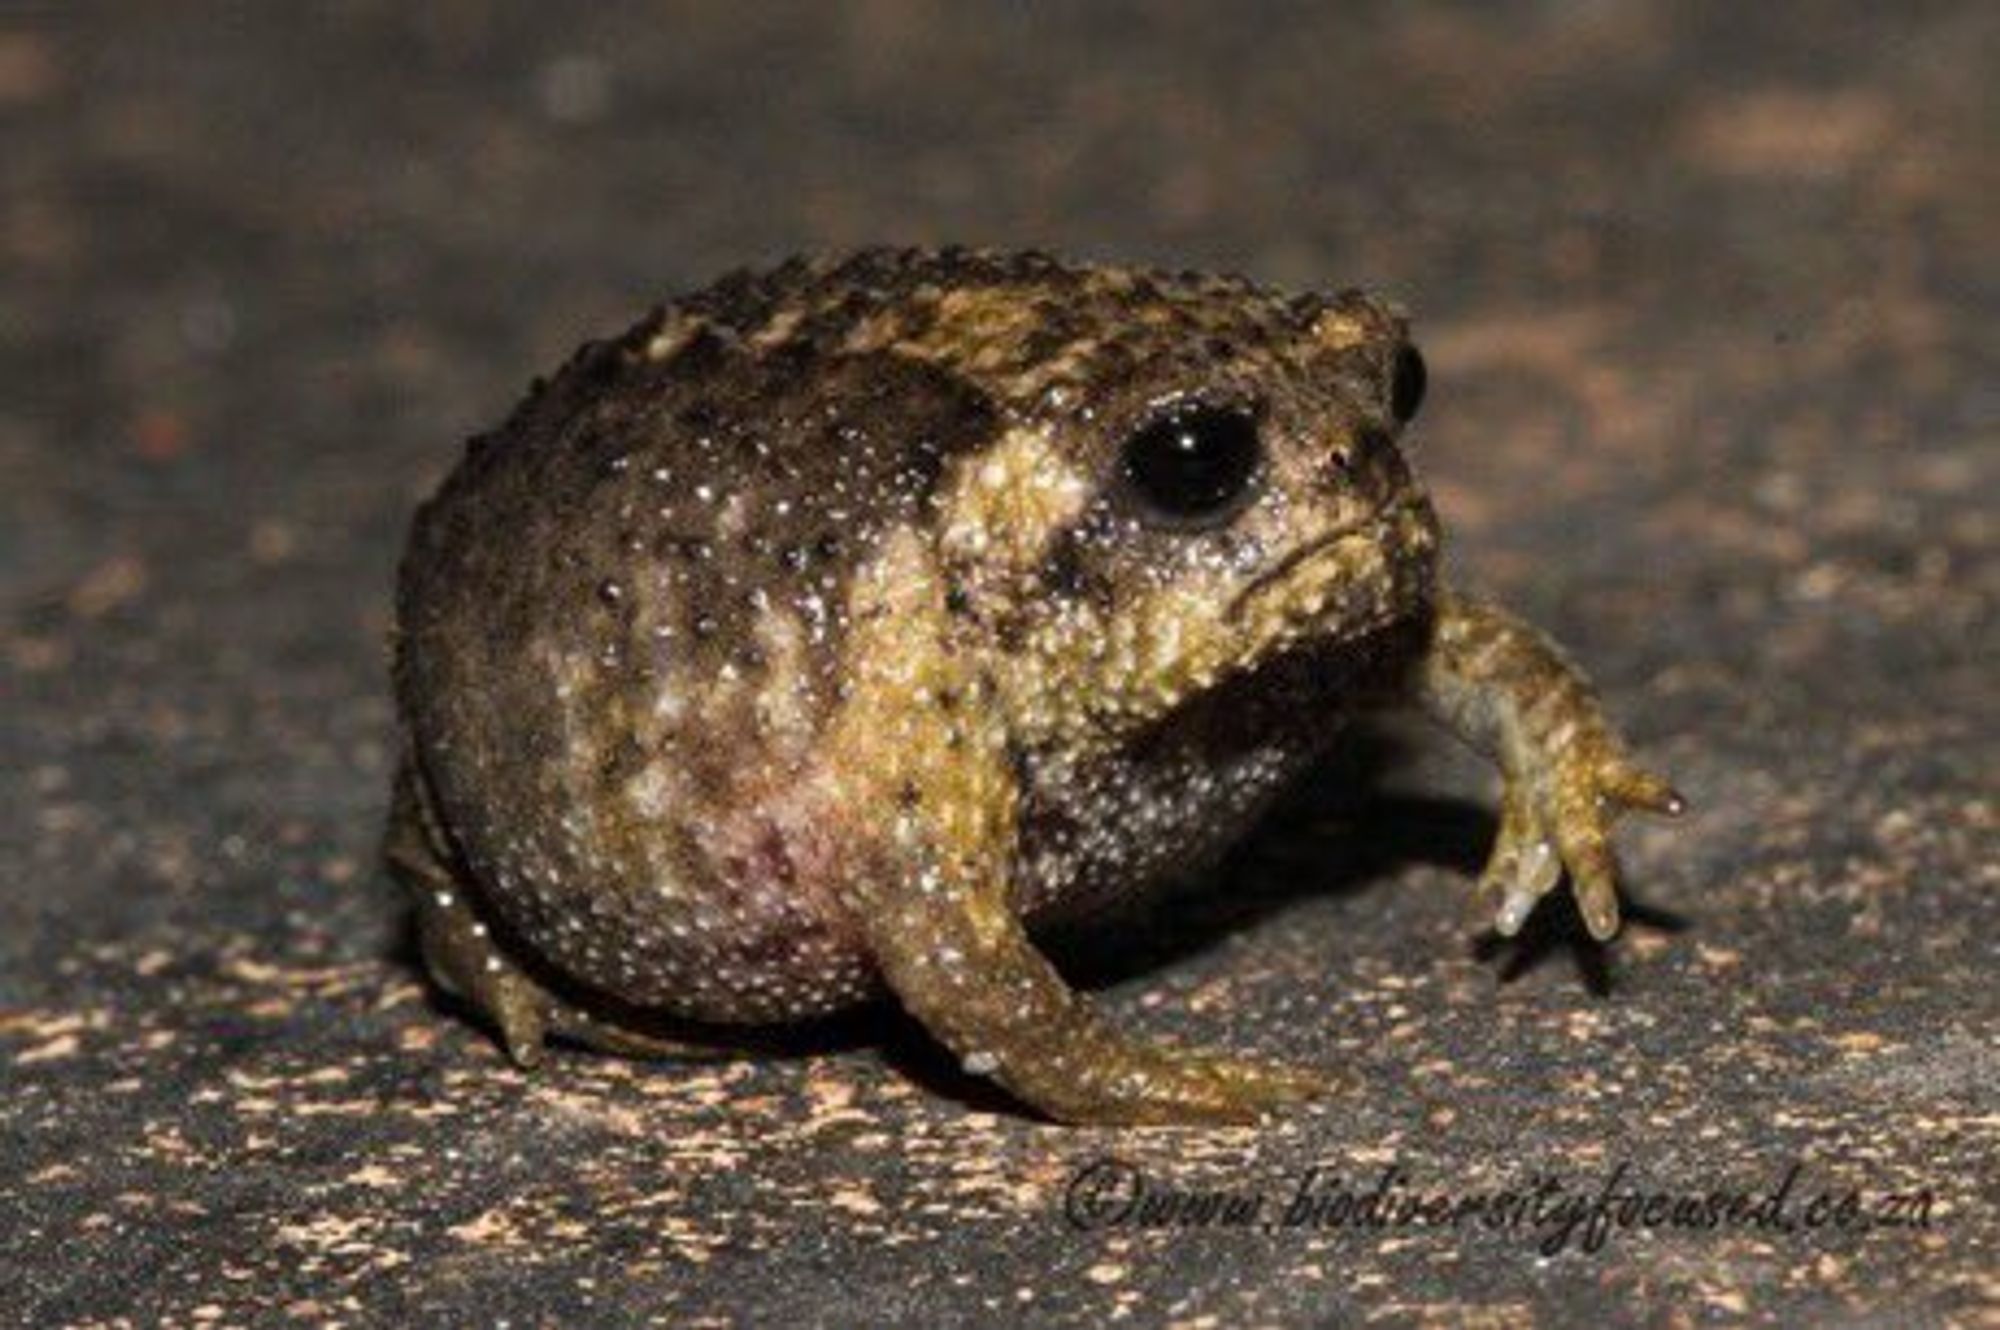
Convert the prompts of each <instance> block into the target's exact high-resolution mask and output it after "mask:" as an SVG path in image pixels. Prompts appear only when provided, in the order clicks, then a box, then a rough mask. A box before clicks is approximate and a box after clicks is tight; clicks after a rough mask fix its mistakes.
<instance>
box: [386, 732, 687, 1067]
mask: <svg viewBox="0 0 2000 1330" xmlns="http://www.w3.org/2000/svg"><path fill="white" fill-rule="evenodd" d="M420 781H421V777H419V776H417V775H415V774H414V773H413V771H412V769H411V768H410V766H409V765H408V764H407V763H406V764H405V765H404V767H403V770H402V771H401V772H400V773H399V774H398V776H397V779H396V793H395V804H394V807H393V808H392V810H391V812H390V816H389V828H388V832H387V834H386V835H385V836H384V838H383V857H384V858H385V859H386V860H387V861H388V863H389V866H390V868H391V869H393V870H394V871H395V873H396V875H397V876H398V877H399V878H401V879H402V881H403V882H404V884H405V885H406V886H408V887H409V889H410V892H411V894H412V896H413V897H414V898H415V901H416V907H417V937H418V941H419V944H420V946H421V948H422V951H423V957H424V964H425V967H426V968H427V969H429V971H430V974H431V978H432V979H433V980H434V981H436V983H437V985H438V987H439V988H441V989H443V990H444V991H445V992H446V993H447V994H449V995H450V996H452V997H454V998H457V999H458V1000H459V1001H461V1002H464V1003H465V1004H467V1005H468V1006H470V1007H471V1008H472V1009H473V1011H474V1012H475V1014H477V1015H479V1016H481V1017H483V1018H484V1019H485V1020H486V1021H488V1022H489V1023H490V1024H491V1025H492V1026H493V1027H494V1028H495V1030H496V1031H497V1032H498V1034H499V1036H500V1043H501V1046H502V1047H503V1048H505V1049H506V1052H507V1056H508V1058H509V1059H511V1060H512V1061H513V1063H514V1064H515V1065H516V1066H518V1067H521V1068H524V1069H526V1068H531V1067H534V1066H536V1065H537V1064H539V1063H540V1062H541V1060H542V1049H543V1047H544V1046H545V1044H546V1043H547V1041H548V1040H549V1039H550V1038H551V1037H555V1038H561V1039H566V1040H570V1041H573V1042H575V1043H579V1044H583V1045H585V1046H587V1047H590V1048H595V1049H598V1050H599V1051H601V1052H606V1053H615V1054H619V1055H622V1056H626V1057H639V1058H663V1057H714V1056H717V1054H718V1050H716V1049H713V1048H710V1047H708V1046H705V1045H700V1044H688V1043H682V1042H680V1041H677V1040H671V1039H666V1038H661V1037H658V1036H654V1035H651V1034H647V1033H644V1032H642V1031H639V1030H635V1029H630V1028H627V1027H625V1026H622V1025H618V1024H614V1023H612V1022H610V1021H606V1020H600V1019H598V1018H596V1017H594V1016H592V1015H591V1014H590V1013H589V1012H587V1011H584V1010H583V1009H582V1008H580V1007H578V1006H577V1005H576V1004H574V1003H571V1002H566V1001H564V1000H563V999H562V998H560V997H558V996H556V995H555V994H554V993H552V992H550V991H549V989H548V988H547V987H545V986H544V985H543V984H541V983H540V982H539V981H537V980H536V979H535V978H534V977H533V976H532V975H530V974H528V973H527V972H526V971H525V970H524V969H523V968H522V967H521V966H520V965H519V964H517V963H516V962H515V961H514V960H513V959H512V958H511V957H509V956H508V955H507V953H506V951H505V949H504V948H503V946H502V945H501V943H500V941H499V939H497V938H496V937H494V936H493V933H492V930H491V929H490V928H489V927H488V926H487V925H486V923H485V922H484V921H482V920H481V919H480V918H479V915H478V913H477V911H476V909H475V908H474V905H473V901H472V899H471V897H470V894H469V891H468V889H467V887H466V886H465V884H464V883H463V882H462V881H461V880H460V878H459V876H458V874H457V873H456V872H455V871H454V870H453V868H452V866H451V863H450V861H449V860H448V859H447V857H446V852H445V851H444V849H443V848H442V838H441V836H440V834H439V831H438V829H437V824H436V821H435V819H434V818H433V816H432V815H431V812H430V808H429V805H428V801H427V800H426V799H425V798H424V796H423V791H422V789H421V788H420Z"/></svg>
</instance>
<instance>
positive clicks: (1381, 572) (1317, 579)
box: [1223, 498, 1436, 634]
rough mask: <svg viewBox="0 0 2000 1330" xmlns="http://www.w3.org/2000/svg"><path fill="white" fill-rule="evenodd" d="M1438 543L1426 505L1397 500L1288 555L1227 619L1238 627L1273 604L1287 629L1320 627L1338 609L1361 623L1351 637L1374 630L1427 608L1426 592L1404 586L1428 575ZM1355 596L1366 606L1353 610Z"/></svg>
mask: <svg viewBox="0 0 2000 1330" xmlns="http://www.w3.org/2000/svg"><path fill="white" fill-rule="evenodd" d="M1403 527H1407V528H1408V530H1399V528H1403ZM1435 539H1436V538H1435V523H1434V520H1433V519H1431V518H1430V516H1429V505H1428V504H1427V503H1426V502H1425V501H1424V500H1423V499H1421V498H1400V499H1395V500H1392V501H1390V502H1388V503H1385V504H1383V505H1381V506H1380V507H1378V508H1375V509H1373V510H1371V511H1369V512H1368V513H1366V514H1364V515H1362V516H1361V517H1359V518H1357V519H1355V520H1354V521H1352V522H1348V523H1345V524H1343V525H1341V526H1338V527H1335V528H1334V529H1333V530H1331V531H1327V532H1324V533H1322V534H1321V535H1319V536H1317V537H1315V538H1314V539H1312V540H1309V541H1307V542H1305V543H1304V544H1301V545H1299V546H1297V547H1296V548H1294V549H1290V550H1287V551H1285V553H1284V554H1282V555H1280V556H1279V557H1278V558H1277V559H1276V560H1275V561H1274V562H1273V563H1272V564H1271V565H1270V566H1269V567H1268V568H1264V569H1262V570H1260V571H1259V572H1258V573H1257V575H1256V576H1254V577H1252V578H1251V579H1250V580H1249V582H1247V583H1245V584H1244V586H1243V588H1242V590H1240V591H1238V592H1237V593H1236V596H1235V598H1234V599H1232V600H1231V601H1230V602H1229V606H1228V608H1227V609H1225V610H1224V611H1223V620H1224V622H1226V623H1237V622H1240V621H1241V620H1242V619H1243V618H1244V616H1245V615H1246V614H1247V613H1248V612H1249V610H1250V609H1251V607H1252V606H1253V605H1255V604H1258V603H1260V602H1267V601H1269V600H1271V599H1273V598H1276V599H1277V600H1278V601H1279V602H1280V603H1279V605H1278V607H1277V609H1278V613H1279V615H1280V617H1281V618H1282V619H1283V620H1284V621H1286V622H1287V623H1288V624H1289V625H1290V626H1294V627H1297V626H1303V625H1304V624H1306V623H1322V624H1323V623H1325V622H1327V619H1326V612H1327V611H1328V610H1329V609H1336V608H1337V609H1341V610H1343V613H1344V614H1347V613H1351V614H1354V615H1355V616H1356V617H1355V622H1354V623H1353V625H1352V631H1353V632H1355V633H1357V634H1358V633H1364V632H1369V631H1372V630H1374V629H1376V628H1379V627H1382V626H1383V625H1384V624H1385V623H1388V622H1391V621H1393V620H1395V619H1397V618H1400V617H1401V616H1402V615H1403V614H1405V613H1407V612H1409V611H1410V610H1412V609H1414V608H1416V607H1417V606H1418V605H1419V604H1421V603H1422V600H1423V588H1422V587H1421V586H1417V585H1406V583H1409V582H1410V581H1411V579H1410V577H1409V574H1410V573H1412V572H1416V571H1419V570H1428V568H1429V566H1430V558H1429V554H1430V551H1431V549H1432V548H1433V547H1434V545H1435ZM1343 547H1344V548H1343ZM1405 547H1407V549H1406V548H1405ZM1418 580H1419V581H1423V582H1427V581H1428V578H1427V577H1425V578H1420V579H1418ZM1357 597H1360V598H1362V599H1365V600H1366V601H1367V602H1368V604H1366V605H1362V604H1358V603H1355V598H1357ZM1341 602H1344V604H1343V603H1341Z"/></svg>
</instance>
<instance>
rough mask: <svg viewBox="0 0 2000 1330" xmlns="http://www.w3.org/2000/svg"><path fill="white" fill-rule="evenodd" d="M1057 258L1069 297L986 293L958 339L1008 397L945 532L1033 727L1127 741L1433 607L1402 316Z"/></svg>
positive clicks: (962, 354) (1022, 717)
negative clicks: (1232, 685)
mask: <svg viewBox="0 0 2000 1330" xmlns="http://www.w3.org/2000/svg"><path fill="white" fill-rule="evenodd" d="M1058 276H1059V277H1060V279H1061V280H1062V281H1064V282H1066V283H1067V284H1068V285H1067V286H1066V287H1065V288H1064V289H1063V291H1062V292H1061V293H1060V296H1059V297H1045V298H1042V299H1038V300H1037V299H1025V298H1023V297H1022V296H1021V295H1020V294H1019V293H1018V292H1009V293H1007V294H1006V295H1005V296H1004V297H1003V296H1001V295H1000V294H997V293H993V292H989V293H986V295H985V301H986V304H985V306H984V308H983V310H975V304H976V302H973V301H970V300H966V301H963V302H962V303H963V304H964V311H963V312H965V313H967V314H973V313H975V312H978V313H983V314H984V315H985V317H984V318H983V319H981V318H975V319H974V320H973V322H974V324H975V326H977V327H978V329H979V333H978V335H976V336H974V335H967V336H966V337H965V338H964V339H962V340H958V341H952V340H949V334H946V340H945V341H943V342H941V343H939V344H938V345H941V346H943V347H945V348H947V350H946V354H945V356H944V357H942V358H944V359H948V360H952V361H955V362H956V363H955V365H954V368H955V369H957V370H958V372H959V373H961V374H962V375H964V376H965V377H967V378H970V379H973V380H975V381H977V382H979V383H980V386H981V387H982V388H983V389H984V390H985V391H986V392H988V394H989V395H990V396H992V397H993V398H994V399H995V400H997V401H998V402H1000V403H1001V404H1002V412H1001V418H1002V420H1003V421H1004V422H1005V425H1004V428H1003V430H1002V432H1001V434H1000V437H999V438H998V439H997V441H995V442H994V443H993V444H992V446H991V447H989V448H987V449H985V450H983V451H982V452H981V453H980V454H979V455H978V456H976V457H973V458H969V459H966V464H965V465H964V466H962V467H961V468H960V471H959V474H958V475H957V476H956V477H955V480H956V483H955V484H954V485H952V486H950V487H948V488H947V490H946V492H945V493H944V494H942V495H941V496H940V497H941V499H942V501H943V503H944V505H945V511H944V514H943V516H944V519H945V520H944V526H943V529H942V544H943V549H944V552H945V557H946V567H947V568H955V569H956V570H958V573H957V574H956V575H957V576H958V578H959V581H960V582H961V583H962V589H960V590H959V591H958V593H957V596H958V600H959V603H960V604H961V605H964V606H968V607H969V617H972V618H974V619H976V620H977V621H978V622H979V623H980V624H981V625H983V626H984V629H985V631H987V632H988V633H989V634H990V637H989V642H990V645H991V647H992V649H993V652H994V661H995V664H994V668H993V674H994V676H995V678H996V680H997V681H998V682H1000V683H1001V685H1002V689H1003V693H1004V694H1005V695H1006V696H1007V697H1008V698H1009V699H1010V701H1011V704H1012V706H1013V708H1014V711H1015V715H1014V723H1015V725H1016V727H1017V728H1018V729H1020V730H1023V731H1025V732H1026V733H1027V735H1028V736H1030V737H1044V738H1055V739H1059V740H1061V741H1065V742H1070V743H1083V744H1089V743H1093V742H1096V741H1100V740H1102V741H1112V742H1115V741H1116V740H1117V738H1118V737H1119V736H1120V735H1123V734H1129V733H1132V732H1133V731H1135V730H1136V729H1138V728H1139V727H1141V726H1144V725H1146V724H1148V723H1149V722H1151V721H1153V720H1155V719H1158V718H1160V717H1162V716H1165V715H1166V714H1168V713H1170V712H1172V711H1173V710H1174V709H1176V708H1177V707H1178V706H1180V705H1181V704H1182V703H1183V702H1185V701H1187V700H1188V699H1190V698H1192V697H1194V696H1196V695H1199V694H1201V693H1202V692H1204V691H1206V690H1207V689H1210V688H1212V687H1214V686H1216V685H1217V684H1219V683H1221V682H1223V681H1225V680H1227V679H1231V678H1234V677H1237V676H1239V675H1241V674H1243V673H1245V672H1247V671H1251V670H1254V669H1256V668H1258V667H1259V666H1260V665H1262V664H1264V663H1266V662H1268V661H1271V660H1274V659H1276V658H1278V657H1280V656H1281V655H1284V654H1286V653H1288V652H1292V651H1294V650H1295V649H1299V648H1318V647H1327V646H1337V645H1339V644H1342V643H1346V642H1349V641H1354V640H1359V639H1362V638H1365V637H1369V636H1371V635H1373V634H1376V633H1378V632H1379V631H1381V630H1383V629H1385V628H1387V627H1388V626H1390V625H1391V624H1393V623H1396V622H1397V621H1400V620H1404V619H1407V618H1410V617H1412V616H1413V615H1415V614H1417V613H1418V612H1420V611H1421V610H1422V609H1423V608H1424V607H1425V606H1426V605H1427V604H1428V602H1429V598H1430V594H1431V589H1432V582H1433V575H1434V566H1435V561H1436V553H1437V544H1438V537H1437V524H1436V520H1435V517H1434V516H1433V514H1432V511H1431V507H1430V503H1429V500H1428V499H1427V497H1426V495H1425V493H1424V491H1423V489H1422V487H1421V486H1420V484H1419V483H1418V482H1417V480H1416V479H1415V477H1414V476H1413V475H1412V473H1411V471H1410V469H1409V467H1408V466H1407V465H1406V464H1405V462H1404V459H1403V457H1402V454H1401V452H1400V451H1399V448H1398V441H1399V438H1400V436H1401V434H1402V432H1403V430H1404V428H1405V427H1406V426H1407V425H1408V424H1409V422H1410V420H1411V419H1412V417H1413V416H1414V415H1415V414H1416V411H1417V408H1418V406H1419V404H1420V402H1421V400H1422V397H1423V392H1424V365H1423V360H1422V358H1421V357H1420V355H1419V354H1418V352H1417V350H1416V348H1415V347H1414V346H1413V345H1412V344H1411V343H1410V341H1409V339H1408V336H1407V329H1406V326H1405V324H1404V321H1403V319H1402V318H1401V317H1400V316H1398V315H1397V314H1396V313H1395V312H1394V311H1392V310H1391V309H1390V308H1389V307H1387V306H1386V305H1384V304H1382V303H1381V302H1379V301H1377V300H1374V299H1371V298H1369V297H1366V296H1363V295H1360V294H1358V293H1352V292H1350V293H1345V294H1341V295H1337V296H1331V297H1317V296H1306V297H1297V298H1287V297H1284V296H1280V295H1276V294H1273V293H1270V292H1266V291H1264V290H1262V289H1260V288H1257V287H1253V286H1251V285H1249V284H1248V283H1244V282H1241V281H1238V280H1235V279H1215V278H1205V277H1194V276H1178V277H1174V276H1166V275H1152V274H1134V273H1127V272H1121V271H1114V270H1081V272H1080V273H1079V270H1070V269H1065V270H1063V271H1062V272H1061V273H1060V274H1059V275H1058ZM1050 280H1054V279H1050ZM1022 310H1034V311H1036V313H1035V314H1034V315H1033V316H1032V317H1031V318H1025V319H1024V318H1022V317H1021V311H1022ZM1017 325H1018V326H1019V328H1020V332H1019V334H1018V335H1010V330H1011V329H1012V328H1014V327H1015V326H1017ZM932 335H933V336H937V335H938V334H937V332H936V330H935V327H934V328H933V333H932Z"/></svg>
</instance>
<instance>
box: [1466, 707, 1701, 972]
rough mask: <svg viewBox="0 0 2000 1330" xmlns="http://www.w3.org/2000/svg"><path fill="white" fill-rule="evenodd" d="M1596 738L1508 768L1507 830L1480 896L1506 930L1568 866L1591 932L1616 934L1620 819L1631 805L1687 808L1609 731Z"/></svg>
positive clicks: (1503, 825)
mask: <svg viewBox="0 0 2000 1330" xmlns="http://www.w3.org/2000/svg"><path fill="white" fill-rule="evenodd" d="M1600 731H1601V722H1600ZM1593 737H1594V738H1597V739H1598V740H1599V741H1598V742H1587V743H1572V744H1570V745H1569V746H1567V747H1565V748H1562V749H1559V750H1557V751H1556V752H1554V753H1551V754H1546V755H1542V754H1537V755H1533V756H1531V757H1529V758H1528V759H1527V760H1526V765H1527V767H1528V770H1527V771H1525V772H1510V773H1509V774H1508V775H1507V778H1506V779H1507V784H1506V790H1505V792H1504V794H1503V795H1502V796H1501V805H1500V834H1499V837H1498V838H1497V839H1496V840H1495V842H1494V845H1493V851H1492V854H1491V855H1490V856H1489V857H1488V859H1487V861H1486V870H1485V872H1484V873H1482V874H1481V875H1480V879H1479V896H1480V899H1481V901H1482V902H1483V903H1484V905H1485V906H1486V907H1488V908H1490V909H1491V910H1492V911H1493V926H1494V927H1495V928H1496V929H1498V930H1499V932H1500V934H1501V936H1503V937H1513V936H1514V935H1515V934H1516V933H1519V932H1520V931H1521V926H1522V925H1523V924H1524V923H1526V922H1527V918H1528V915H1529V913H1530V912H1532V911H1533V910H1534V908H1535V906H1536V904H1537V903H1539V902H1540V900H1541V898H1542V897H1543V896H1546V895H1547V894H1548V893H1549V892H1550V891H1551V890H1552V889H1554V887H1555V885H1556V883H1557V882H1558V881H1560V880H1561V878H1562V876H1563V872H1564V870H1568V873H1569V879H1570V890H1571V891H1572V892H1573V893H1574V894H1575V896H1576V902H1577V907H1578V909H1579V910H1580V911H1581V912H1582V914H1583V921H1584V926H1585V927H1586V928H1588V929H1589V930H1590V934H1591V936H1592V937H1595V938H1597V939H1599V940H1600V941H1602V940H1604V939H1606V938H1609V937H1610V936H1612V934H1614V933H1616V932H1617V931H1618V889H1617V881H1618V867H1617V864H1618V861H1617V856H1616V854H1615V852H1614V851H1613V849H1612V846H1611V826H1612V824H1613V823H1614V822H1615V821H1616V820H1617V818H1618V816H1619V815H1620V814H1621V813H1623V812H1624V811H1625V810H1626V809H1632V808H1637V809H1643V810H1645V811H1647V812H1652V813H1661V814H1665V815H1667V816H1670V817H1671V816H1677V815H1679V814H1680V812H1681V811H1682V810H1683V809H1684V807H1685V803H1684V801H1683V800H1682V799H1681V796H1680V795H1679V794H1677V793H1676V792H1675V791H1674V788H1673V787H1672V786H1671V785H1669V784H1667V782H1666V781H1664V780H1662V779H1661V778H1660V777H1658V776H1655V775H1653V774H1652V773H1650V772H1647V771H1643V770H1641V769H1639V768H1638V767H1635V766H1633V765H1632V764H1631V763H1630V762H1628V761H1627V760H1626V759H1625V758H1624V757H1622V756H1620V755H1618V754H1617V753H1616V751H1615V749H1614V748H1612V747H1611V746H1610V745H1608V744H1607V743H1605V742H1603V741H1602V738H1601V734H1600V735H1597V736H1593Z"/></svg>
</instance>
